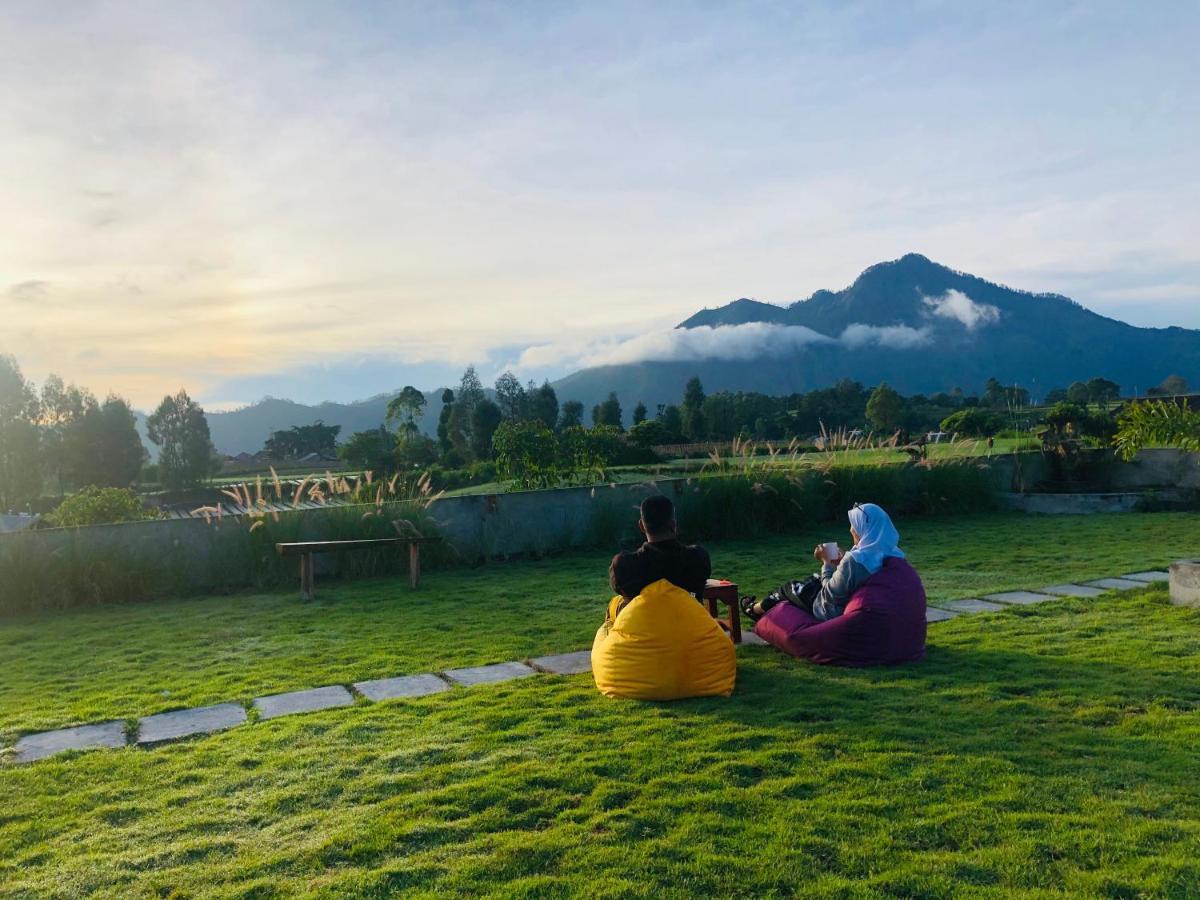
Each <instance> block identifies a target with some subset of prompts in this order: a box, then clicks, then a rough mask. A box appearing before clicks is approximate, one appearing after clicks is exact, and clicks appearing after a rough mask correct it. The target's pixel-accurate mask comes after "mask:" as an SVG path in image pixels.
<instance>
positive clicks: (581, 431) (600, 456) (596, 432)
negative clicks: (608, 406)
mask: <svg viewBox="0 0 1200 900" xmlns="http://www.w3.org/2000/svg"><path fill="white" fill-rule="evenodd" d="M624 449H625V444H624V440H623V439H622V437H621V432H620V430H619V429H617V428H614V427H613V426H612V425H596V426H594V427H592V428H584V427H583V426H579V425H577V426H575V427H574V428H568V429H567V430H566V431H564V432H563V433H562V434H561V435H560V436H559V455H558V476H559V478H560V479H567V480H575V479H576V478H577V477H580V476H582V477H584V478H587V479H593V478H597V477H600V478H602V477H603V473H604V469H605V468H606V467H607V466H608V465H609V463H611V462H613V461H614V460H616V459H617V458H618V457H619V456H620V455H621V452H622V450H624Z"/></svg>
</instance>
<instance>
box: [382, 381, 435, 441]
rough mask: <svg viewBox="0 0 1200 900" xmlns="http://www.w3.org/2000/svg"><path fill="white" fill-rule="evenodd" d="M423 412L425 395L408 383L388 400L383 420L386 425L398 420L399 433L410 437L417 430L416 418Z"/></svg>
mask: <svg viewBox="0 0 1200 900" xmlns="http://www.w3.org/2000/svg"><path fill="white" fill-rule="evenodd" d="M423 412H425V395H424V394H422V393H421V392H420V391H418V390H417V389H416V388H415V387H413V386H412V385H411V384H408V385H405V386H404V388H403V389H402V390H401V391H400V393H399V394H397V395H396V396H395V397H393V398H392V399H391V400H389V401H388V405H387V414H386V416H385V418H384V421H385V422H386V423H387V424H388V425H391V424H392V422H395V421H399V422H400V431H401V433H402V434H403V435H404V437H405V438H410V437H412V436H413V435H415V434H416V433H417V431H418V430H419V429H418V428H417V419H419V418H420V417H421V414H422V413H423Z"/></svg>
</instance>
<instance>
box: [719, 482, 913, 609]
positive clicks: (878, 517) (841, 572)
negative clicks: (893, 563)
mask: <svg viewBox="0 0 1200 900" xmlns="http://www.w3.org/2000/svg"><path fill="white" fill-rule="evenodd" d="M847 515H848V516H849V518H850V537H851V539H852V540H853V541H854V546H853V547H852V548H851V549H850V550H848V551H847V552H846V553H844V554H843V555H842V556H841V557H837V558H834V559H830V558H829V554H828V553H827V552H826V550H825V547H826V545H825V544H818V545H817V548H816V549H815V550H814V551H813V557H814V558H816V559H819V560H820V561H821V564H822V565H821V573H820V575H817V576H814V578H813V579H810V580H809V581H808V582H801V581H792V582H788V583H787V584H785V585H784V586H783V587H782V588H780V589H779V590H778V591H772V592H771V593H770V594H768V595H767V596H766V597H764V598H763V600H762V602H755V599H754V598H753V597H746V598H743V601H742V609H743V611H744V612H746V613H747V615H749V617H750V618H751V619H755V620H757V619H758V618H760V617H761V616H762V615H763V614H764V613H766V612H767V610H769V609H770V608H771V607H772V606H774V605H775V604H776V603H778V602H779V601H781V600H787V601H788V602H790V603H792V604H794V605H796V606H800V607H802V608H803V609H806V610H808V611H809V612H811V613H812V614H813V617H814V618H816V619H817V620H819V621H821V622H826V621H828V620H829V619H836V618H837V617H838V616H840V615H841V614H842V612H843V611H844V610H845V609H846V604H847V603H849V602H850V598H851V597H852V596H854V592H855V591H857V590H858V589H859V588H860V587H862V586H863V585H864V584H866V583H867V580H868V579H870V577H871V576H872V575H874V574H875V573H876V572H878V571H879V570H880V569H881V568H883V561H884V560H885V559H887V558H888V557H893V556H895V557H899V558H901V559H903V558H904V551H902V550H901V549H900V547H899V543H900V534H899V532H897V531H896V526H895V525H893V524H892V520H891V518H890V517H889V516H888V514H887V513H886V512H884V510H883V508H882V507H880V506H877V505H876V504H874V503H855V504H854V507H853V508H852V509H850V510H849V511H848V513H847ZM818 584H819V587H818Z"/></svg>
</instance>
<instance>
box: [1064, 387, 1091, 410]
mask: <svg viewBox="0 0 1200 900" xmlns="http://www.w3.org/2000/svg"><path fill="white" fill-rule="evenodd" d="M1091 399H1092V392H1091V391H1089V390H1088V386H1087V385H1086V384H1084V383H1083V382H1082V381H1073V382H1071V385H1070V387H1068V388H1067V402H1068V403H1075V404H1078V405H1079V406H1083V405H1084V404H1086V403H1087V402H1088V401H1089V400H1091Z"/></svg>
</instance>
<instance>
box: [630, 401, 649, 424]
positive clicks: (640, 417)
mask: <svg viewBox="0 0 1200 900" xmlns="http://www.w3.org/2000/svg"><path fill="white" fill-rule="evenodd" d="M645 421H646V404H645V403H642V402H641V401H640V400H639V401H638V405H637V406H635V407H634V408H633V424H634V425H641V424H642V423H643V422H645Z"/></svg>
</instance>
